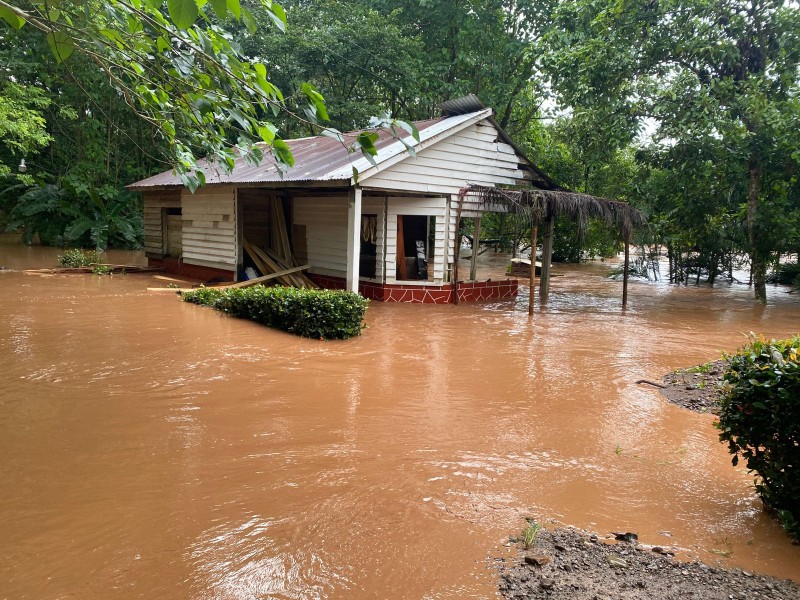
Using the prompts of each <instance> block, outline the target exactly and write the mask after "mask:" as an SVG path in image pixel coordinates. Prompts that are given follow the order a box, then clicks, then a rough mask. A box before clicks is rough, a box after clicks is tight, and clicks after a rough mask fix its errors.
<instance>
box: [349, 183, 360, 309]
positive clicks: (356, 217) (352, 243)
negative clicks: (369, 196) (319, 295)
mask: <svg viewBox="0 0 800 600" xmlns="http://www.w3.org/2000/svg"><path fill="white" fill-rule="evenodd" d="M360 260H361V188H360V187H354V188H353V189H352V190H351V192H350V198H349V201H348V205H347V289H348V290H350V291H351V292H356V293H358V268H359V262H360Z"/></svg>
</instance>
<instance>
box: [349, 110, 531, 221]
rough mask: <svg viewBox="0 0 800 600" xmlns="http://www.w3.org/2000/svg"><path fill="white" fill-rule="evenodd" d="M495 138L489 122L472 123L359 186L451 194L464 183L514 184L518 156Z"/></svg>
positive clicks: (519, 175)
mask: <svg viewBox="0 0 800 600" xmlns="http://www.w3.org/2000/svg"><path fill="white" fill-rule="evenodd" d="M497 139H498V133H497V129H495V127H494V126H493V125H491V124H490V123H488V122H486V121H482V122H480V123H476V124H474V125H471V126H469V127H467V128H466V129H463V130H461V131H459V132H457V133H455V134H453V135H452V136H450V137H448V138H445V139H443V140H441V141H439V142H436V143H434V144H433V145H431V146H429V147H427V148H425V149H423V150H420V151H419V152H418V153H417V157H416V158H413V157H410V156H409V157H408V158H406V159H404V160H402V161H400V162H399V163H397V164H395V165H392V166H391V167H388V168H387V169H386V170H385V171H381V172H379V173H377V174H375V175H372V176H369V177H367V178H365V179H364V180H363V181H362V187H364V188H365V189H367V188H381V189H392V190H403V191H409V192H424V193H436V194H445V195H451V194H457V193H458V191H459V190H460V189H461V188H463V187H464V186H465V185H467V184H468V183H475V184H480V185H487V186H495V185H499V184H507V185H514V184H515V183H517V181H519V180H521V179H523V172H522V171H521V170H520V169H519V161H520V159H519V157H518V156H517V154H516V152H515V151H514V148H512V147H511V146H509V145H508V144H505V143H503V142H498V141H496V140H497ZM464 216H471V215H468V214H464Z"/></svg>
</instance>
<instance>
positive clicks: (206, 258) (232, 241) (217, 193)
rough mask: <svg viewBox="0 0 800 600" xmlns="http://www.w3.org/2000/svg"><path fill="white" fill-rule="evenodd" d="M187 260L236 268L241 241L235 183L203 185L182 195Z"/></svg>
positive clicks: (223, 267)
mask: <svg viewBox="0 0 800 600" xmlns="http://www.w3.org/2000/svg"><path fill="white" fill-rule="evenodd" d="M181 203H182V217H183V218H182V222H183V262H185V263H187V264H192V265H202V266H206V267H215V268H218V269H227V270H229V271H235V270H236V263H237V259H238V248H239V240H238V234H237V226H236V190H235V188H234V187H232V186H212V187H206V188H201V189H200V190H199V191H198V192H196V193H195V194H192V193H191V192H189V190H184V191H183V193H182V194H181Z"/></svg>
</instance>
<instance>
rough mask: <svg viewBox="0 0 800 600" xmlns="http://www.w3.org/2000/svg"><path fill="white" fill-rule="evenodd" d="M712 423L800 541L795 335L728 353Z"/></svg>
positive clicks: (799, 364)
mask: <svg viewBox="0 0 800 600" xmlns="http://www.w3.org/2000/svg"><path fill="white" fill-rule="evenodd" d="M726 358H727V359H728V362H729V363H730V366H729V367H728V371H727V372H726V373H725V381H726V382H727V384H728V385H729V386H730V387H729V391H728V392H727V393H725V394H724V395H723V397H722V400H721V412H720V417H719V423H718V425H717V427H719V430H720V435H719V437H720V440H721V441H723V442H727V444H728V449H729V450H730V452H731V454H733V455H734V456H733V464H734V465H735V464H737V462H738V460H739V456H741V457H742V458H743V459H744V460H745V461H746V463H747V468H748V469H749V470H750V471H752V472H754V473H755V474H756V475H757V476H758V478H757V479H756V491H757V492H758V494H759V495H760V496H761V498H762V500H763V501H764V505H765V506H766V507H767V508H769V509H771V510H773V511H774V512H776V513H777V515H778V516H779V518H780V519H781V521H783V524H784V526H785V527H786V529H787V530H788V531H789V532H790V533H791V534H792V535H793V536H794V537H795V538H796V539H799V540H800V336H795V337H793V338H790V339H786V340H764V339H763V338H756V337H755V336H754V337H753V339H752V340H751V343H750V344H748V345H747V346H745V347H744V348H742V349H741V350H739V352H737V353H736V354H734V355H732V356H727V357H726Z"/></svg>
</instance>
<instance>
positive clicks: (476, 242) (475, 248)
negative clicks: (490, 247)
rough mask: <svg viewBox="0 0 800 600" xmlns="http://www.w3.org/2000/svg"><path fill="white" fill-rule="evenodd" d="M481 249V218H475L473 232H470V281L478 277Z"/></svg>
mask: <svg viewBox="0 0 800 600" xmlns="http://www.w3.org/2000/svg"><path fill="white" fill-rule="evenodd" d="M480 249H481V218H480V217H475V231H473V232H472V256H471V257H470V259H471V260H470V264H469V278H470V280H472V281H475V280H476V279H477V275H478V252H479V251H480Z"/></svg>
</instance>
